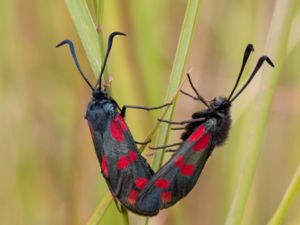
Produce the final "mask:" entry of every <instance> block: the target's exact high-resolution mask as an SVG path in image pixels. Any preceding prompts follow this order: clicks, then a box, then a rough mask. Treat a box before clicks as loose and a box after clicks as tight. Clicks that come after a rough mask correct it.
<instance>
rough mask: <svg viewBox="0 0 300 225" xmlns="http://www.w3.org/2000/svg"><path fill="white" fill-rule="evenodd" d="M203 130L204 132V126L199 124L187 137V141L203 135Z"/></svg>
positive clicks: (192, 140)
mask: <svg viewBox="0 0 300 225" xmlns="http://www.w3.org/2000/svg"><path fill="white" fill-rule="evenodd" d="M204 132H205V126H204V125H200V126H199V127H198V128H197V129H196V130H195V131H194V132H193V133H192V134H191V136H190V137H189V142H194V141H196V140H197V139H198V138H200V137H201V136H202V135H203V133H204Z"/></svg>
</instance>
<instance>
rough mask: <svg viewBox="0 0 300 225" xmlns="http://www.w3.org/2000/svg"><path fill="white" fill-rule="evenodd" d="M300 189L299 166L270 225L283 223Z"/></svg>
mask: <svg viewBox="0 0 300 225" xmlns="http://www.w3.org/2000/svg"><path fill="white" fill-rule="evenodd" d="M299 190H300V166H298V169H297V171H296V173H295V175H294V177H293V179H292V181H291V183H290V185H289V187H288V189H287V191H286V193H285V194H284V196H283V199H282V201H281V202H280V204H279V206H278V208H277V210H276V212H275V213H274V215H273V217H272V218H271V220H270V221H269V223H268V225H280V224H282V222H283V219H284V217H285V215H286V213H287V211H288V209H289V206H290V205H291V203H292V201H293V200H294V198H295V197H296V195H297V194H298V193H299Z"/></svg>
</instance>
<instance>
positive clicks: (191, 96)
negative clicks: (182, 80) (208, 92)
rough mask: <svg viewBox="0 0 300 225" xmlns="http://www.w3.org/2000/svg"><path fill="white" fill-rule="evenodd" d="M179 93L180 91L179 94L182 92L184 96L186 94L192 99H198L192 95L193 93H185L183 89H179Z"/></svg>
mask: <svg viewBox="0 0 300 225" xmlns="http://www.w3.org/2000/svg"><path fill="white" fill-rule="evenodd" d="M180 93H181V94H184V95H186V96H188V97H190V98H192V99H194V100H199V98H198V97H195V96H193V95H191V94H189V93H187V92H185V91H183V90H180Z"/></svg>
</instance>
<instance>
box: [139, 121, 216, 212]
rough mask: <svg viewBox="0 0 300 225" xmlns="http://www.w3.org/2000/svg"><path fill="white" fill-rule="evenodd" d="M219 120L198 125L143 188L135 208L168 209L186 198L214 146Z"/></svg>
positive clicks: (142, 209) (148, 210)
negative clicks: (214, 133)
mask: <svg viewBox="0 0 300 225" xmlns="http://www.w3.org/2000/svg"><path fill="white" fill-rule="evenodd" d="M216 123H217V119H216V118H210V119H208V120H206V121H205V122H204V123H203V124H201V125H199V126H198V127H197V128H196V129H195V130H194V132H193V133H192V134H191V135H190V136H189V137H188V138H187V139H186V141H185V142H184V143H183V144H182V145H181V146H180V148H179V149H178V150H177V151H176V153H175V154H174V155H173V156H172V157H171V159H170V160H169V161H168V162H167V163H166V164H165V165H164V166H163V167H161V168H160V169H159V170H158V171H157V173H155V174H154V175H153V177H152V178H151V180H150V181H149V183H147V185H146V186H145V187H144V188H143V189H142V191H141V192H140V195H139V197H138V199H137V204H136V208H137V209H139V210H140V211H139V212H138V213H140V214H141V213H144V214H145V215H147V213H148V212H153V211H155V212H156V213H158V211H159V210H160V209H163V208H168V207H170V206H172V205H174V204H175V203H176V202H178V201H179V200H180V199H181V198H183V197H184V196H186V195H187V194H188V193H189V192H190V191H191V190H192V189H193V187H194V186H195V184H196V182H197V180H198V178H199V176H200V174H201V172H202V169H203V167H204V165H205V163H206V161H207V159H208V158H209V156H210V154H211V152H212V151H213V149H214V147H215V145H214V140H213V132H214V129H215V125H216Z"/></svg>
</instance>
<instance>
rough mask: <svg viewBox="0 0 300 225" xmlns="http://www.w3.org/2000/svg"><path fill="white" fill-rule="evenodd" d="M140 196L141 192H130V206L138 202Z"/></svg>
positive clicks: (128, 200)
mask: <svg viewBox="0 0 300 225" xmlns="http://www.w3.org/2000/svg"><path fill="white" fill-rule="evenodd" d="M138 196H139V192H137V191H134V190H131V191H130V192H129V195H128V199H127V202H128V203H129V204H132V205H134V204H135V202H136V199H137V198H138Z"/></svg>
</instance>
